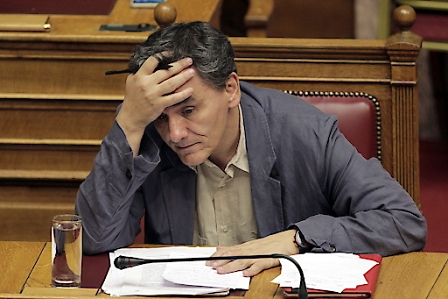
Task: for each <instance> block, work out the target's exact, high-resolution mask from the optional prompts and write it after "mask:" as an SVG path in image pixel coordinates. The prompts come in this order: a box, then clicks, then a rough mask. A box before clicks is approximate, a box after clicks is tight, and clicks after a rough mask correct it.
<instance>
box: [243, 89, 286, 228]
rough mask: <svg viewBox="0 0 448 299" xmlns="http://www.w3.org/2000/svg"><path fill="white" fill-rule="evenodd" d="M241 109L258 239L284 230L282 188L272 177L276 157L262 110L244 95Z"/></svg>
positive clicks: (274, 177) (274, 170) (274, 171)
mask: <svg viewBox="0 0 448 299" xmlns="http://www.w3.org/2000/svg"><path fill="white" fill-rule="evenodd" d="M241 107H242V110H243V121H244V130H245V131H246V143H247V144H246V146H247V155H248V158H249V171H250V180H251V189H252V199H253V205H254V210H255V215H256V218H257V225H258V233H259V236H260V237H265V236H267V235H270V234H272V233H276V232H279V231H282V230H284V229H285V225H284V217H283V207H282V200H281V185H280V181H279V180H278V179H277V177H276V175H275V173H276V172H277V171H276V167H275V162H276V160H277V157H276V156H275V152H274V150H273V146H272V142H271V138H270V134H269V131H268V129H267V128H268V122H267V120H266V117H265V115H264V112H263V109H262V108H261V106H260V105H259V104H258V103H257V102H256V101H255V100H253V99H252V98H251V97H249V96H248V95H247V94H245V93H243V94H242V99H241Z"/></svg>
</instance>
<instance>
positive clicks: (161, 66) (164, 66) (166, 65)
mask: <svg viewBox="0 0 448 299" xmlns="http://www.w3.org/2000/svg"><path fill="white" fill-rule="evenodd" d="M171 67H172V65H171V64H169V63H166V62H160V63H159V65H158V66H157V67H156V68H155V69H154V73H155V72H157V71H158V70H167V69H169V68H171ZM137 71H138V69H129V68H127V69H123V70H113V71H107V72H105V73H104V74H105V75H116V74H125V73H128V74H135V73H136V72H137Z"/></svg>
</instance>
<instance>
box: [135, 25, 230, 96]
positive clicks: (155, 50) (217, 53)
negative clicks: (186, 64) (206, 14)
mask: <svg viewBox="0 0 448 299" xmlns="http://www.w3.org/2000/svg"><path fill="white" fill-rule="evenodd" d="M162 52H167V53H168V55H166V56H163V55H162V54H161V53H162ZM150 56H155V57H156V58H157V59H158V60H159V63H161V64H162V63H163V64H168V63H171V62H174V61H177V60H180V59H182V58H185V57H190V58H192V59H193V66H194V67H195V68H196V70H197V73H198V75H199V76H200V77H201V78H202V79H203V80H204V81H205V82H206V83H207V84H208V85H210V86H211V87H213V88H215V89H217V90H222V89H223V88H225V86H226V81H227V79H228V78H229V75H230V74H231V73H232V72H236V66H235V61H234V52H233V48H232V45H231V44H230V42H229V40H228V38H227V36H226V35H224V34H223V33H221V32H220V31H218V30H217V29H215V28H213V27H212V26H211V25H210V24H208V23H206V22H199V21H195V22H189V23H174V24H172V25H170V26H168V27H165V28H163V29H161V30H159V31H156V32H154V33H153V34H151V35H150V36H149V37H148V39H147V40H146V41H145V42H144V43H142V44H141V45H139V46H137V48H136V49H135V53H134V54H133V55H132V57H131V59H130V61H129V66H128V67H129V69H131V70H136V71H137V70H138V69H139V68H140V66H141V65H142V64H143V63H144V62H145V61H146V59H148V58H149V57H150Z"/></svg>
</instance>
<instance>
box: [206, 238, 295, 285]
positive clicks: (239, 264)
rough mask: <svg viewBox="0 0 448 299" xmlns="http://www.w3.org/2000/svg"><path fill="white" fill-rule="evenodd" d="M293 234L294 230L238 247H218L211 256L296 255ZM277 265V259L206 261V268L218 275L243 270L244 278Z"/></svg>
mask: <svg viewBox="0 0 448 299" xmlns="http://www.w3.org/2000/svg"><path fill="white" fill-rule="evenodd" d="M295 233H296V231H295V230H287V231H284V232H280V233H277V234H273V235H270V236H267V237H265V238H262V239H257V240H253V241H249V242H246V243H243V244H240V245H235V246H226V247H218V250H217V251H216V252H215V253H214V254H213V255H212V256H230V255H256V254H273V253H281V254H286V255H292V254H297V253H299V249H298V248H297V246H296V245H295V244H294V236H295ZM277 265H279V261H278V260H277V259H252V260H251V259H247V260H246V259H244V260H233V261H232V260H223V261H221V260H219V261H207V266H211V267H213V268H214V269H216V270H217V272H218V273H221V274H223V273H230V272H235V271H239V270H244V271H243V275H244V276H254V275H256V274H258V273H260V272H261V271H263V270H265V269H269V268H272V267H275V266H277Z"/></svg>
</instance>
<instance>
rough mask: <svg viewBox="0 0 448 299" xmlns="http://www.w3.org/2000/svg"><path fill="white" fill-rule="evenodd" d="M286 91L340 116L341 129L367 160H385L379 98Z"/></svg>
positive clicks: (324, 110) (367, 95)
mask: <svg viewBox="0 0 448 299" xmlns="http://www.w3.org/2000/svg"><path fill="white" fill-rule="evenodd" d="M286 92H287V93H289V94H292V95H296V96H298V97H300V98H302V99H304V100H305V101H307V102H309V103H310V104H312V105H314V106H316V107H317V108H319V109H320V110H321V111H323V112H325V113H328V114H334V115H336V117H337V118H338V126H339V129H340V130H341V132H342V134H344V136H345V137H346V138H347V139H348V141H350V143H351V144H353V146H355V147H356V149H357V150H358V152H359V153H360V154H362V155H363V156H364V158H366V159H370V158H372V157H374V158H378V159H379V160H381V109H380V105H379V102H378V100H377V99H376V98H375V97H373V96H371V95H369V94H365V93H358V92H357V93H354V92H334V93H333V92H303V91H300V92H295V91H286Z"/></svg>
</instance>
